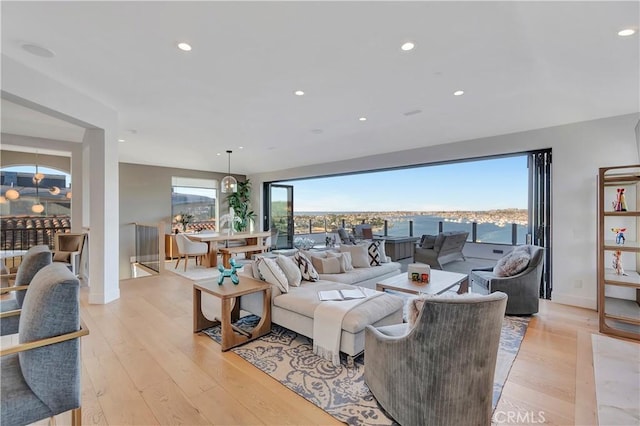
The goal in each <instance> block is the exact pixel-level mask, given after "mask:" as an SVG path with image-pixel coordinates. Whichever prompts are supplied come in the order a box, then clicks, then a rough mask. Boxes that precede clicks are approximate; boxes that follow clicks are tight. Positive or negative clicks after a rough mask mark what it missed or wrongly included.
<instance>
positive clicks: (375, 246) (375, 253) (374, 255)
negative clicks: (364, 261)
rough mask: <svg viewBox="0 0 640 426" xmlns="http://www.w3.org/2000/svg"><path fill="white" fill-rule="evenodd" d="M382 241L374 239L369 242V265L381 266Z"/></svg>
mask: <svg viewBox="0 0 640 426" xmlns="http://www.w3.org/2000/svg"><path fill="white" fill-rule="evenodd" d="M379 247H380V241H372V242H370V243H368V244H367V253H368V254H369V265H371V266H380V263H382V262H381V259H380V250H379Z"/></svg>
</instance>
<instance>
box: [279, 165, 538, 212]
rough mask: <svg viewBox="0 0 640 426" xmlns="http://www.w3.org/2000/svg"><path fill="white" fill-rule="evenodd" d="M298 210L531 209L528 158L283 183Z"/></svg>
mask: <svg viewBox="0 0 640 426" xmlns="http://www.w3.org/2000/svg"><path fill="white" fill-rule="evenodd" d="M282 183H283V184H286V185H294V189H293V199H294V209H295V211H296V212H301V211H397V210H407V211H434V210H491V209H505V208H520V209H526V208H527V195H528V192H527V191H528V189H527V187H528V170H527V157H526V156H517V157H505V158H497V159H490V160H480V161H470V162H464V163H453V164H443V165H437V166H425V167H418V168H411V169H400V170H391V171H384V172H375V173H366V174H354V175H348V176H337V177H328V178H319V179H306V180H296V181H288V182H282Z"/></svg>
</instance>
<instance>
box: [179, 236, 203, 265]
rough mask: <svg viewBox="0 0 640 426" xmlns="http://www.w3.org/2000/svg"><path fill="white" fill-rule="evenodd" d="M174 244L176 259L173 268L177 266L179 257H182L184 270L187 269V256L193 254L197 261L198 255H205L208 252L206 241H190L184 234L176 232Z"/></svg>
mask: <svg viewBox="0 0 640 426" xmlns="http://www.w3.org/2000/svg"><path fill="white" fill-rule="evenodd" d="M176 245H177V246H178V261H177V262H176V266H175V268H178V264H179V263H180V259H184V270H185V271H186V270H187V263H189V256H193V257H194V258H195V259H196V263H197V262H198V256H206V255H207V254H208V253H209V246H208V245H207V243H201V242H197V241H191V240H190V239H189V237H187V236H186V235H185V234H176Z"/></svg>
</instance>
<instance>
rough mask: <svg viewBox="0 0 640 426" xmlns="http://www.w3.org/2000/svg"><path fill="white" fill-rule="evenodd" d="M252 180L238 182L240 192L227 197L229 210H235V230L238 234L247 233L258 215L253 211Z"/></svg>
mask: <svg viewBox="0 0 640 426" xmlns="http://www.w3.org/2000/svg"><path fill="white" fill-rule="evenodd" d="M250 199H251V180H249V179H247V180H246V181H244V182H238V190H237V191H236V192H232V193H231V194H229V195H228V196H227V202H228V203H229V208H231V209H233V215H234V216H235V218H237V219H235V220H234V222H233V228H234V229H235V230H236V231H237V232H243V231H247V230H248V228H249V224H250V223H251V222H253V220H254V219H255V217H256V214H255V213H254V212H253V210H251V202H250Z"/></svg>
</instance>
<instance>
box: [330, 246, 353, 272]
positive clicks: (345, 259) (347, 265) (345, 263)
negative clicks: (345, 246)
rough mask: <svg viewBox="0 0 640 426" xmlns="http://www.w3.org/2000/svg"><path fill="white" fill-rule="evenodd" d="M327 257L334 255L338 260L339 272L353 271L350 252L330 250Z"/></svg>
mask: <svg viewBox="0 0 640 426" xmlns="http://www.w3.org/2000/svg"><path fill="white" fill-rule="evenodd" d="M327 257H335V258H337V259H338V260H339V261H340V273H343V272H349V271H353V265H352V264H351V253H349V252H344V253H335V252H332V251H328V252H327Z"/></svg>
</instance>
